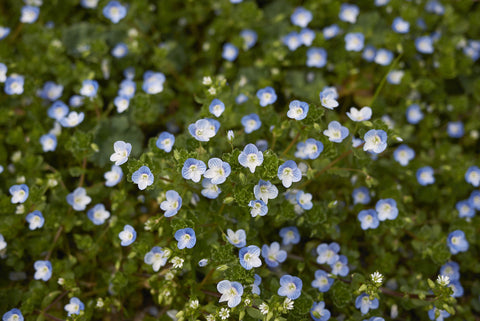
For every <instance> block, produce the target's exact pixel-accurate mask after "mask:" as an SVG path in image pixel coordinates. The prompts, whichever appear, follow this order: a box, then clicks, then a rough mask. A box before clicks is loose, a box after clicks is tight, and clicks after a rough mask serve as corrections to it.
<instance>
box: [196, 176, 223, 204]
mask: <svg viewBox="0 0 480 321" xmlns="http://www.w3.org/2000/svg"><path fill="white" fill-rule="evenodd" d="M202 187H203V189H202V192H201V193H202V195H203V196H205V197H206V198H209V199H216V198H217V197H218V195H220V193H221V192H222V190H221V189H220V187H218V185H217V184H213V183H212V180H211V179H210V178H204V179H203V181H202Z"/></svg>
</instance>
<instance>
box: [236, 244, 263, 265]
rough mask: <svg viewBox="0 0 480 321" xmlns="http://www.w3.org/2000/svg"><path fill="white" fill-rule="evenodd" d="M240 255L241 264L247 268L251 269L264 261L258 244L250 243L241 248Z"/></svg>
mask: <svg viewBox="0 0 480 321" xmlns="http://www.w3.org/2000/svg"><path fill="white" fill-rule="evenodd" d="M238 256H239V258H240V265H241V266H242V267H243V268H244V269H245V270H251V269H253V268H256V267H259V266H261V265H262V261H261V260H260V248H259V247H258V246H256V245H249V246H247V247H243V248H241V249H240V251H239V253H238Z"/></svg>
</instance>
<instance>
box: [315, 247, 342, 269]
mask: <svg viewBox="0 0 480 321" xmlns="http://www.w3.org/2000/svg"><path fill="white" fill-rule="evenodd" d="M339 251H340V245H338V243H336V242H332V243H330V244H327V243H322V244H320V245H319V246H317V254H318V256H317V263H318V264H325V263H327V264H330V265H332V264H334V263H335V262H336V261H338V258H339V255H338V252H339Z"/></svg>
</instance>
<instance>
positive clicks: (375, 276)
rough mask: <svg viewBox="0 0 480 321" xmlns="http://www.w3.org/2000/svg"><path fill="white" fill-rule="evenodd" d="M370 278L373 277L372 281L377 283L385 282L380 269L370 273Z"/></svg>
mask: <svg viewBox="0 0 480 321" xmlns="http://www.w3.org/2000/svg"><path fill="white" fill-rule="evenodd" d="M370 278H371V279H372V282H373V283H376V284H377V285H380V284H382V282H383V275H382V274H381V273H380V272H378V271H377V272H375V273H373V274H370Z"/></svg>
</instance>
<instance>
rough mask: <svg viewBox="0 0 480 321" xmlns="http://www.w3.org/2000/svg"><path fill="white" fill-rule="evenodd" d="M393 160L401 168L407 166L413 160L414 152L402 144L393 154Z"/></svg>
mask: <svg viewBox="0 0 480 321" xmlns="http://www.w3.org/2000/svg"><path fill="white" fill-rule="evenodd" d="M393 158H395V160H396V161H397V162H399V163H400V165H402V166H407V165H408V163H409V162H410V161H411V160H412V159H414V158H415V151H414V150H413V149H411V148H410V147H408V146H407V145H405V144H402V145H400V146H398V147H397V149H395V151H394V152H393Z"/></svg>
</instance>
